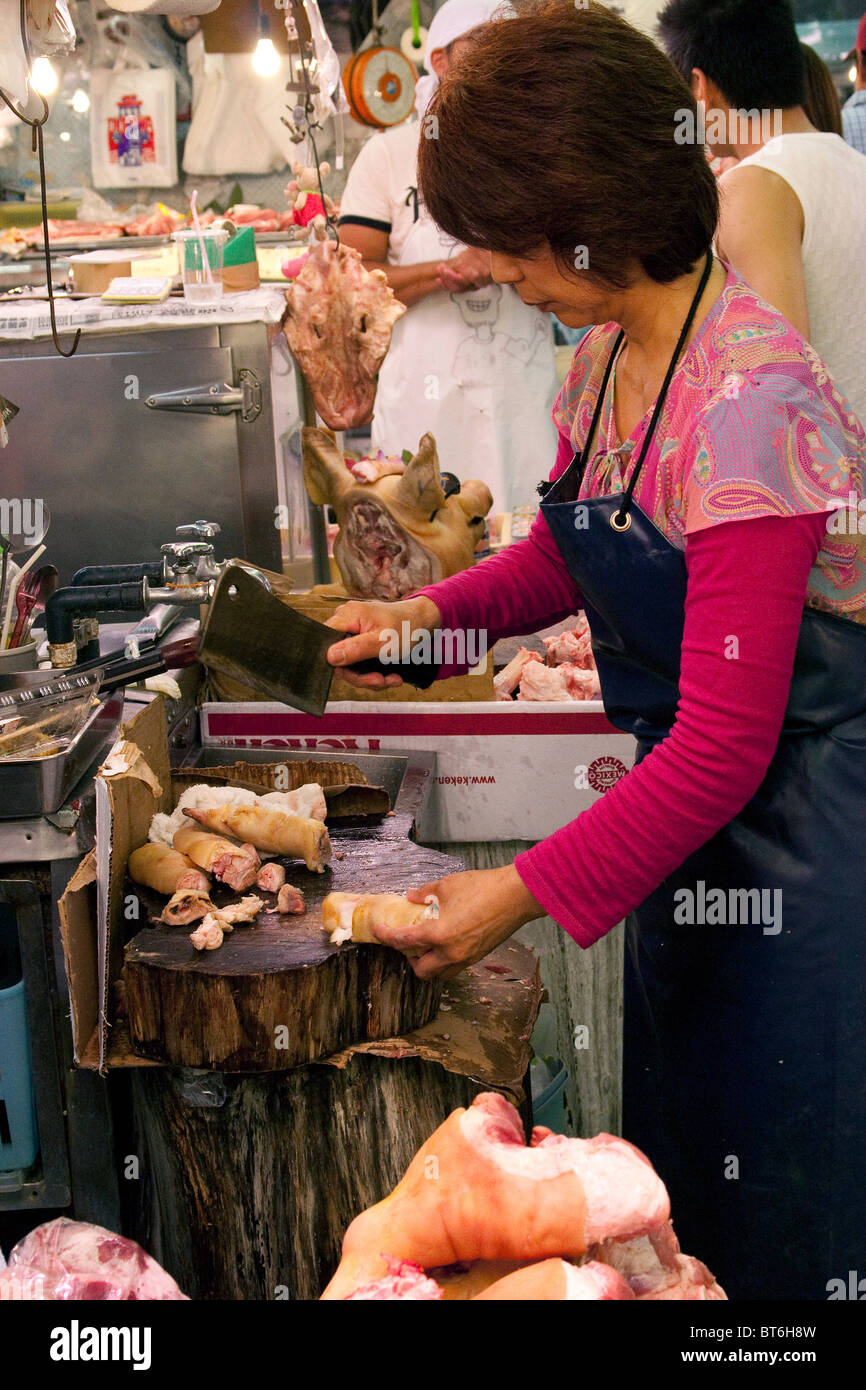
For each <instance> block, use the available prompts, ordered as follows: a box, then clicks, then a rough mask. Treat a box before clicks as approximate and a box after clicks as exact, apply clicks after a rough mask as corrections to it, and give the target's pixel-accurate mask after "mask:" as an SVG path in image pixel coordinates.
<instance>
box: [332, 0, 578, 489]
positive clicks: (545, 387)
mask: <svg viewBox="0 0 866 1390" xmlns="http://www.w3.org/2000/svg"><path fill="white" fill-rule="evenodd" d="M498 9H501V0H446V3H445V4H444V5H443V6H442V7H441V8H440V9H439V10H438V11H437V13H436V15H435V16H434V19H433V22H432V24H431V26H430V31H429V36H428V41H427V58H426V66H427V67H428V68H429V69H430V75H429V76H427V77H422V78H421V79H420V81H419V82H418V87H417V93H416V107H417V109H418V111H419V115H420V117H421V119H420V120H419V121H413V122H412V123H411V124H403V125H399V126H396V127H394V128H393V129H391V130H388V131H386V132H384V133H383V134H380V135H374V136H373V137H372V138H371V139H370V140H368V142H367V143H366V144H365V145H364V146H363V147H362V149H361V151H360V153H359V155H358V157H357V159H356V160H355V163H354V165H353V167H352V169H351V172H350V174H349V178H348V181H347V184H346V188H345V191H344V193H343V196H342V199H341V202H340V237H341V240H342V241H343V242H344V243H345V244H346V245H347V246H353V247H355V248H356V249H357V250H359V251H360V252H361V255H362V256H363V258H364V264H365V265H366V266H367V267H368V269H380V270H383V271H384V272H385V275H386V276H387V278H388V281H389V283H390V285H391V288H392V289H393V290H394V293H395V294H396V295H397V297H398V299H401V300H402V301H403V303H404V304H406V305H407V306H408V308H409V312H408V313H407V314H406V315H404V317H403V318H402V319H401V320H400V321H399V322H398V323H397V324H396V325H395V327H394V332H393V335H392V339H391V347H390V349H389V351H388V355H387V356H386V358H385V361H384V362H383V364H382V369H381V371H380V373H379V384H378V389H377V393H376V406H375V410H374V414H373V423H372V430H371V433H372V442H373V446H374V447H375V448H380V449H383V450H384V451H385V452H386V453H388V454H399V453H401V452H402V451H403V450H404V449H412V450H415V449H416V448H417V447H418V441H419V439H420V437H421V435H422V434H424V433H425V432H426V431H428V430H429V431H430V432H431V433H432V434H433V436H434V438H435V439H436V444H437V448H438V451H439V462H440V465H441V467H442V469H443V470H444V471H445V472H450V473H455V474H457V476H458V477H460V478H469V477H471V478H480V479H481V480H482V481H483V482H485V483H487V485H488V487H489V488H490V490H491V492H492V493H493V499H494V510H495V511H497V512H503V511H511V510H513V508H514V507H516V506H522V505H532V504H533V503H534V501H535V500H536V499H535V484H536V481H537V477H538V474H539V470H540V469H541V470H542V471H543V469H544V467H545V465H546V464H547V463H549V462H550V461H551V460H552V459H553V457H554V456H555V453H556V447H557V440H556V431H555V429H554V426H553V423H552V421H551V418H550V410H551V406H552V404H553V400H554V397H555V395H556V391H557V385H558V382H557V376H556V368H555V361H554V353H553V328H552V322H551V319H550V316H549V315H547V314H542V313H541V312H540V311H539V310H538V309H536V308H533V307H531V306H529V305H526V304H524V303H523V302H522V301H521V299H520V297H519V295H517V294H516V293H515V291H514V290H513V289H512V288H511V287H510V286H506V287H504V289H503V287H502V286H499V285H495V284H494V283H493V282H492V279H491V276H490V264H489V256H488V255H487V253H486V252H483V251H478V250H474V249H472V248H470V247H461V246H460V245H459V243H457V242H455V241H454V240H453V238H451V237H449V236H446V234H445V233H444V232H442V231H441V230H440V228H439V227H437V226H436V224H435V223H434V222H433V220H432V219H431V218H430V217H429V216H428V215H427V213H426V211H425V209H424V206H423V204H422V203H421V202H420V200H419V196H418V188H417V183H418V179H417V158H418V142H419V140H420V139H422V138H424V136H425V134H426V130H425V125H426V123H425V121H424V111H425V109H426V106H427V103H428V102H429V100H430V98H431V97H432V95H433V92H434V91H435V89H436V86H437V85H438V82H439V79H440V77H443V76H444V75H445V73H446V72H447V71H448V69H449V67H451V66H452V65H453V64H454V63H455V62H457V61H458V60H459V58H460V55H461V53H462V52H464V51H465V50H466V48H467V47H469V46H470V44H471V40H470V39H467V38H466V37H465V36H466V35H467V34H468V33H470V32H471V31H472V30H473V29H475V28H477V27H478V25H480V24H482V23H485V22H486V21H487V20H489V19H490V17H491V15H492V14H493V13H494V12H495V11H496V10H498ZM505 22H507V21H505Z"/></svg>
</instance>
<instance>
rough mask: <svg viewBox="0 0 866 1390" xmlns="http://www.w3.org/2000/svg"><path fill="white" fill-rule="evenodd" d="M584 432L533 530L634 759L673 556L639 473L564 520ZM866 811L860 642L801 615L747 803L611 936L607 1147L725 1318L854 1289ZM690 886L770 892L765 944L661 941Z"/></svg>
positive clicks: (655, 701)
mask: <svg viewBox="0 0 866 1390" xmlns="http://www.w3.org/2000/svg"><path fill="white" fill-rule="evenodd" d="M705 278H706V277H705ZM699 297H700V292H699V294H698V296H696V300H695V306H696V304H697V300H698V299H699ZM689 322H691V320H690V321H689ZM687 327H688V324H687ZM685 332H686V330H684V338H685ZM681 341H684V339H683V340H681ZM618 345H619V344H617V347H618ZM616 350H617V348H615V349H614V356H615V353H616ZM678 356H679V351H678V352H677V353H676V354H675V357H674V359H672V363H671V371H670V372H669V376H668V382H667V383H666V386H665V391H664V392H663V395H664V394H665V392H666V389H667V385H668V384H669V381H670V377H671V376H672V374H673V368H674V366H675V364H676V361H677V358H678ZM612 362H613V356H612V358H611V363H610V364H609V366H608V376H607V377H606V378H605V384H604V385H603V386H602V389H601V391H600V393H599V407H598V411H597V417H598V416H599V415H600V410H601V404H602V402H603V399H604V395H605V388H606V383H607V380H608V377H609V374H610V366H611V365H612ZM661 400H662V397H660V402H661ZM660 409H661V404H659V406H658V409H657V411H656V415H655V417H654V422H653V426H651V430H652V428H653V427H654V424H655V422H656V421H657V418H658V415H659V413H660ZM593 432H594V425H593V428H591V430H590V434H589V437H588V439H587V441H586V447H585V449H584V457H583V458H582V459H578V458H577V457H575V459H574V460H573V461H572V464H571V465H570V467H569V469H568V470H567V471H566V472H565V473H564V474H563V475H562V476H561V477H560V478H559V479H557V481H556V482H555V483H554V484H553V486H552V487H551V488H550V489H549V490H548V491H547V493H546V496H545V500H544V501H543V502H542V505H541V511H542V514H543V515H544V517H545V520H546V521H547V524H548V525H549V527H550V529H551V532H552V534H553V537H554V539H555V541H556V544H557V546H558V548H559V551H560V554H561V555H562V558H563V560H564V562H565V564H566V566H567V568H568V572H569V574H570V576H571V578H572V579H573V581H574V583H575V585H576V587H577V589H578V590H579V592H580V594H581V596H582V598H583V600H584V606H585V611H586V616H587V619H588V622H589V625H590V629H591V632H592V643H593V650H594V652H595V657H596V662H597V664H598V671H599V677H600V680H601V688H602V696H603V699H604V704H605V710H606V713H607V715H608V718H609V719H610V720H611V722H612V723H613V724H615V725H616V726H617V727H618V728H620V729H623V730H625V731H627V732H628V733H631V734H633V735H634V737H635V738H636V739H637V742H638V760H640V759H641V758H643V757H645V756H646V754H647V753H648V752H650V751H651V749H652V748H653V747H654V746H655V745H656V744H657V743H658V742H659V741H660V740H661V739H663V738H665V737H666V736H667V734H668V733H669V732H670V729H671V727H672V725H673V722H674V718H675V715H676V708H677V701H678V699H679V689H678V683H679V671H680V649H681V644H682V637H683V626H684V608H685V597H686V585H687V572H686V565H685V558H684V555H683V554H682V552H681V551H679V550H677V549H676V547H675V546H673V545H672V544H671V543H670V542H669V541H668V540H667V538H666V537H665V536H664V535H663V534H662V533H661V532H660V531H659V530H658V528H657V527H656V526H655V525H654V524H653V522H651V521H650V520H649V518H648V517H647V516H646V514H645V513H644V512H643V511H642V510H641V508H640V507H639V506H638V505H637V503H636V502H634V500H633V495H632V494H633V491H634V484H635V483H636V481H637V476H636V475H637V471H638V470H637V468H636V469H635V474H634V475H633V477H632V479H631V480H630V482H629V488H628V489H627V490H626V492H625V493H624V494H620V495H614V496H607V497H594V498H586V497H584V498H581V499H580V503H579V507H580V512H579V513H578V512H576V504H577V500H578V496H579V489H580V485H581V481H582V477H583V472H584V469H585V464H586V458H587V457H588V455H589V446H590V444H591V441H592V436H593ZM646 447H648V442H647V444H645V446H644V449H643V451H642V453H643V454H644V455H645V452H646ZM639 462H642V459H641V460H640V461H639ZM578 528H579V529H578ZM748 717H749V715H748V710H744V711H743V718H744V720H746V719H748ZM864 813H866V629H864V628H863V627H861V626H859V625H858V624H856V623H854V622H852V621H850V620H848V619H844V618H837V617H835V616H833V615H830V614H825V613H819V612H816V611H814V610H811V609H806V610H805V612H804V615H803V621H802V625H801V628H800V636H799V643H798V647H797V654H796V662H795V668H794V675H793V679H792V682H791V690H790V697H789V701H788V706H787V713H786V716H785V722H784V728H783V732H782V736H781V738H780V741H779V745H778V748H777V751H776V754H775V756H774V758H773V761H772V763H771V765H770V768H769V770H768V772H767V775H766V777H765V778H764V781H763V783H762V784H761V786H760V788H759V790H758V791H757V793H756V794H755V796H754V797H753V798H752V800H751V801H750V802H749V803H748V805H747V806H746V807H745V808H744V810H743V811H741V812H740V814H739V815H738V816H736V818H735V819H734V820H733V821H731V822H730V824H728V825H726V826H725V827H724V829H722V830H721V831H719V833H718V834H717V835H715V836H714V837H713V838H712V839H711V840H710V841H709V842H708V843H707V844H705V845H704V846H703V847H702V848H701V849H699V850H698V851H697V852H696V853H695V854H693V855H691V856H690V857H689V858H688V859H687V860H686V862H685V863H684V864H683V865H682V866H681V867H680V868H679V869H678V870H677V871H676V872H675V873H673V874H671V875H670V876H669V877H668V878H667V879H665V881H664V882H663V883H662V884H661V886H660V887H659V888H658V889H657V890H656V891H655V892H654V893H652V894H651V895H650V897H649V898H647V899H646V901H645V902H644V903H642V904H641V906H640V907H639V908H638V909H637V910H636V911H635V912H634V913H633V914H632V916H631V917H630V918H629V919H628V922H627V924H626V932H627V937H626V965H625V1040H624V1041H625V1053H624V1068H623V1134H624V1136H625V1137H626V1138H627V1139H629V1140H630V1141H631V1142H633V1143H635V1144H637V1145H638V1146H639V1147H640V1148H642V1149H643V1150H644V1151H645V1152H646V1153H647V1155H648V1156H649V1158H650V1159H651V1160H652V1162H653V1163H654V1165H655V1166H656V1168H657V1169H658V1171H659V1173H660V1174H661V1176H662V1178H663V1179H664V1181H665V1183H666V1185H667V1187H668V1190H669V1192H670V1197H671V1212H672V1216H673V1220H674V1225H675V1227H676V1230H677V1234H678V1236H679V1239H680V1244H681V1246H682V1249H683V1250H684V1251H686V1253H688V1254H691V1255H696V1256H697V1257H698V1258H699V1259H701V1260H703V1261H704V1262H705V1264H707V1265H708V1266H709V1268H710V1269H711V1270H712V1271H713V1273H714V1274H715V1275H716V1278H717V1279H718V1280H719V1282H720V1283H721V1284H722V1286H723V1287H724V1288H725V1290H726V1292H727V1293H728V1295H729V1297H731V1298H740V1299H742V1298H755V1299H775V1298H806V1299H826V1298H827V1297H828V1296H829V1293H830V1292H832V1291H833V1290H834V1289H838V1287H839V1285H838V1284H835V1285H834V1284H832V1283H831V1281H833V1280H837V1281H843V1282H844V1284H845V1285H846V1286H851V1287H853V1286H854V1285H855V1284H856V1280H854V1281H852V1280H851V1279H850V1271H852V1270H855V1271H858V1278H866V944H864V936H866V854H864V848H863V846H864V834H863V824H864ZM701 884H703V885H704V889H703V896H704V898H705V895H706V893H708V892H709V891H710V890H711V889H713V888H721V889H723V890H724V891H725V894H726V897H727V895H728V892H729V890H731V889H754V888H757V889H767V890H769V891H770V893H771V894H772V893H774V892H775V891H776V890H780V891H781V907H782V913H781V930H780V931H778V933H776V934H772V933H773V931H774V929H773V928H772V927H770V929H769V932H767V931H765V927H764V926H763V925H762V924H761V923H757V924H755V925H751V924H745V925H733V926H731V925H725V926H718V925H707V924H705V925H700V924H698V923H696V924H695V925H678V924H677V922H676V921H675V918H674V913H675V911H676V909H677V904H678V903H682V902H683V898H682V896H680V897H679V898H675V894H677V892H678V890H681V889H688V890H690V891H691V893H692V894H694V898H693V899H692V901H693V902H695V903H700V902H701V901H702V889H701V886H700V885H701ZM769 901H771V902H778V901H779V900H778V899H773V898H771V899H770V900H769ZM744 915H746V917H747V919H748V916H749V914H748V913H746V914H744ZM862 1292H864V1293H866V1282H864V1284H863V1288H862ZM837 1296H838V1295H837ZM849 1296H850V1295H849Z"/></svg>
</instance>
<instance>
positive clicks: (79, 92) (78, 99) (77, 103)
mask: <svg viewBox="0 0 866 1390" xmlns="http://www.w3.org/2000/svg"><path fill="white" fill-rule="evenodd" d="M72 109H73V111H77V112H78V114H79V116H83V115H84V113H85V111H89V110H90V97H89V96H88V95H87V93H86V92H85V90H84V88H83V87H76V88H75V91H74V92H73V93H72Z"/></svg>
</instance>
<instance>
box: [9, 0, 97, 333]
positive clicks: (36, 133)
mask: <svg viewBox="0 0 866 1390" xmlns="http://www.w3.org/2000/svg"><path fill="white" fill-rule="evenodd" d="M19 18H20V26H21V45H22V48H23V49H24V56H25V58H26V59H27V67H28V80H29V71H30V69H31V68H32V60H31V55H30V45H29V43H28V41H27V17H26V9H25V0H21V3H20V10H19ZM31 88H32V90H33V91H35V90H36V89H35V87H32V84H31ZM37 95H38V96H39V100H40V101H41V102H42V115H41V116H37V117H36V118H35V119H34V120H30V119H29V118H28V117H27V116H25V115H24V113H23V111H19V110H18V108H17V106H16V105H15V103H14V102H13V101H10V99H9V97H8V96H7V95H6V93H5V92H4V91H2V90H0V101H2V102H3V103H4V105H6V106H8V107H9V110H10V111H11V112H12V114H13V116H17V117H18V119H19V121H22V122H23V123H24V125H29V127H30V129H31V131H32V133H33V151H34V153H36V154H38V156H39V189H40V193H41V195H42V249H43V252H44V255H45V284H46V289H47V290H48V312H49V314H50V316H51V338H52V340H53V342H54V347H55V350H56V351H57V352H59V354H60V356H61V357H71V356H72V355H73V353H74V352H75V350H76V348H77V347H78V342H79V339H80V338H81V329H80V328H78V329H76V332H75V337H74V338H73V340H72V347H71V348H70V349H69V351H68V352H67V351H66V350H65V349H64V348H63V347H61V345H60V338H59V337H58V334H57V314H56V311H55V306H54V286H53V285H52V283H51V246H50V244H49V241H48V194H47V192H46V187H45V146H44V144H43V140H42V127H43V126H44V124H45V122H46V121H47V120H48V117H49V116H50V114H51V111H50V108H49V106H48V102H47V101H46V100H45V98H44V96H43V95H42V93H41V92H39V93H37Z"/></svg>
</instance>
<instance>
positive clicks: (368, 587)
mask: <svg viewBox="0 0 866 1390" xmlns="http://www.w3.org/2000/svg"><path fill="white" fill-rule="evenodd" d="M303 441H304V442H303V453H304V481H305V483H306V485H307V491H308V492H309V494H310V497H311V498H312V500H313V501H314V502H315V503H317V504H318V505H319V506H329V507H333V509H334V511H335V512H336V514H337V521H338V522H339V526H340V534H339V536H338V537H337V539H336V541H335V542H334V558H335V559H336V561H337V564H338V565H339V567H340V573H341V574H342V576H343V582H344V584H345V586H346V589H347V590H348V592H349V593H350V594H352V595H353V596H354V597H356V598H376V599H384V600H385V601H387V602H393V601H394V600H395V599H399V598H402V597H403V596H404V594H411V593H413V592H414V591H415V590H416V589H420V588H423V586H424V585H425V584H435V583H436V582H437V580H439V579H446V578H447V577H448V576H449V575H451V574H457V573H458V572H459V571H460V570H464V569H467V568H468V566H469V565H471V564H472V562H473V555H474V552H475V547H476V545H477V544H478V542H479V540H480V539H481V537H482V536H483V534H484V518H485V516H486V515H487V512H488V511H489V510H490V508H491V506H492V505H493V498H492V496H491V495H490V490H489V488H488V487H487V485H486V484H485V483H481V482H467V483H464V484H463V485H462V487H461V488H460V491H459V492H457V493H452V495H451V496H450V497H448V498H446V497H445V493H444V491H443V488H442V480H441V477H440V473H439V459H438V456H437V454H436V442H435V440H434V438H433V436H432V434H425V435H424V437H423V439H422V440H421V443H420V444H419V446H418V452H417V454H415V456H414V458H413V459H412V460H411V461H410V462H409V463H408V464H407V465H406V467H405V470H402V469H401V470H400V471H399V472H394V473H386V474H384V475H383V476H380V477H378V478H377V479H376V480H375V481H374V482H359V481H358V479H357V478H356V477H355V476H353V474H352V473H351V472H350V471H349V469H348V468H347V467H346V463H345V461H344V459H343V455H342V454H341V453H340V451H339V449H338V448H337V446H336V444H335V442H334V440H333V439H332V438H331V436H330V435H329V434H328V433H326V431H325V430H320V429H310V428H306V429H304V432H303Z"/></svg>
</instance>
